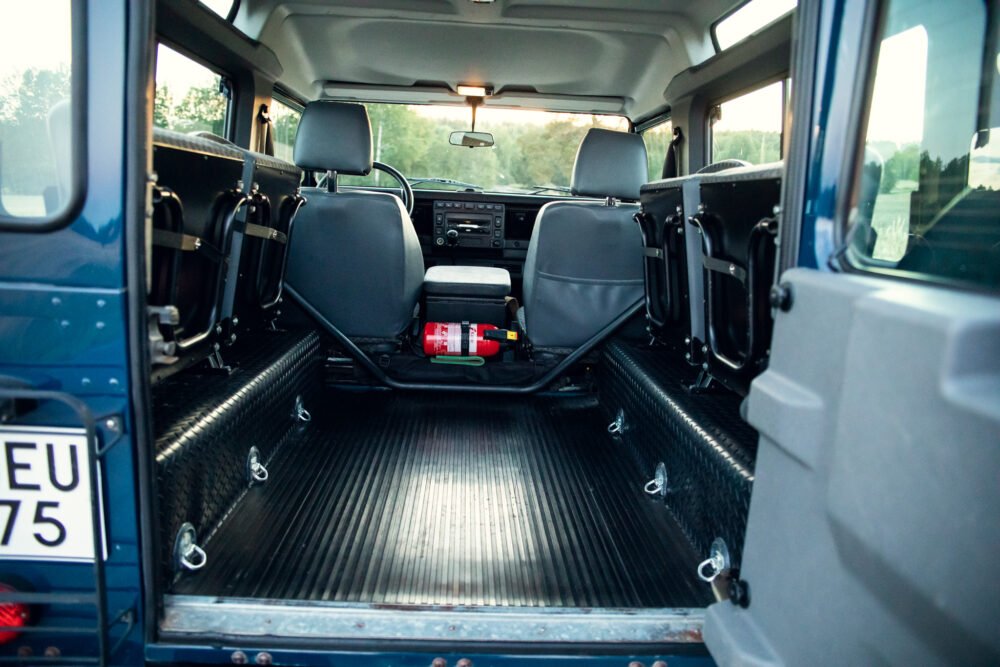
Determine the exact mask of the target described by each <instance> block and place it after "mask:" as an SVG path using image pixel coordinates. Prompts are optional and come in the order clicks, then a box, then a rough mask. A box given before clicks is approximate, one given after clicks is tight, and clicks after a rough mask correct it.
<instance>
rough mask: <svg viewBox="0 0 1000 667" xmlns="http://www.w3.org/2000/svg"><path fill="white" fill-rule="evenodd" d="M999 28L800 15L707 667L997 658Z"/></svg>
mask: <svg viewBox="0 0 1000 667" xmlns="http://www.w3.org/2000/svg"><path fill="white" fill-rule="evenodd" d="M806 4H807V5H809V4H810V3H806ZM997 13H998V9H997V3H995V2H988V3H984V2H982V1H981V0H956V1H954V2H949V3H930V2H925V1H924V0H888V1H887V2H883V3H877V4H871V3H865V2H851V1H848V2H826V3H823V4H821V5H820V4H818V3H817V4H816V5H815V6H803V7H800V16H799V40H798V44H799V46H798V50H799V52H798V53H797V55H796V58H797V74H798V75H799V76H798V78H797V79H796V81H797V86H801V87H800V88H799V90H813V91H815V92H814V93H813V98H812V99H811V100H800V101H799V102H797V104H796V111H797V113H798V116H797V117H798V118H802V119H809V122H808V124H807V125H808V126H807V127H806V126H805V125H803V126H801V127H799V128H796V131H795V138H794V139H793V141H796V142H799V143H798V144H796V145H793V146H792V151H791V155H790V161H789V178H788V186H787V187H788V188H789V191H787V192H786V194H785V224H786V225H791V226H792V227H795V228H796V229H795V230H793V231H801V234H796V233H790V234H786V235H785V237H784V239H783V241H784V243H785V245H784V247H785V248H789V247H798V248H799V249H800V252H799V253H798V257H797V258H796V257H790V255H792V254H794V253H787V252H786V257H785V260H786V265H787V264H797V265H798V267H799V268H791V269H790V270H787V271H785V273H784V274H783V275H782V277H781V294H780V296H781V297H782V298H781V299H779V301H780V302H781V306H782V309H779V310H778V311H777V312H776V320H775V329H774V340H773V344H772V348H771V363H770V366H769V369H768V370H767V371H766V372H765V373H764V374H762V375H761V376H760V377H758V378H757V379H756V380H755V381H754V384H753V388H752V391H751V393H750V398H749V404H748V408H749V409H748V416H749V420H750V421H751V422H752V424H753V425H754V426H755V427H756V428H757V429H759V431H760V433H761V440H760V449H759V454H758V460H757V468H756V472H757V481H756V484H755V488H754V493H753V498H752V501H751V507H750V515H749V522H748V533H747V541H746V547H745V551H744V558H743V570H742V572H741V573H740V578H741V582H742V584H743V587H744V589H745V591H746V592H747V595H746V596H743V597H742V598H741V600H740V602H741V604H735V603H732V602H722V603H718V604H716V605H713V606H712V607H710V608H709V610H708V614H707V619H706V626H705V640H706V642H707V644H708V646H709V648H710V650H711V651H712V654H713V656H714V657H715V658H716V659H717V660H718V661H719V662H720V663H722V664H744V665H746V664H754V665H780V664H788V665H807V664H810V665H811V664H828V663H837V664H919V665H933V664H984V663H992V664H996V663H997V662H998V661H1000V633H998V632H997V629H998V628H1000V602H998V601H1000V579H998V578H997V576H996V575H995V573H994V569H995V563H996V560H997V557H998V556H1000V297H998V292H1000V129H998V128H1000V82H998V81H997V78H998V74H1000V61H998V53H997ZM795 170H799V171H795ZM803 175H804V178H803V177H801V176H803ZM803 202H804V203H803ZM800 223H801V226H800ZM790 244H795V245H790ZM810 267H811V268H810Z"/></svg>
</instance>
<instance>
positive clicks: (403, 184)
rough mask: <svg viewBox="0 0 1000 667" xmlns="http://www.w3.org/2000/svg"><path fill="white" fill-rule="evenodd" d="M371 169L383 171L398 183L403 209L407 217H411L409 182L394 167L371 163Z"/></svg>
mask: <svg viewBox="0 0 1000 667" xmlns="http://www.w3.org/2000/svg"><path fill="white" fill-rule="evenodd" d="M372 168H373V169H378V170H379V171H384V172H385V173H387V174H389V175H390V176H392V177H393V178H395V179H396V180H397V181H399V186H400V191H401V192H402V195H403V196H402V199H403V208H405V209H406V214H407V215H413V188H412V187H410V182H409V181H408V180H406V177H405V176H403V174H402V173H400V171H399V170H398V169H396V168H395V167H390V166H389V165H387V164H383V163H382V162H372Z"/></svg>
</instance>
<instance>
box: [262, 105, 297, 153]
mask: <svg viewBox="0 0 1000 667" xmlns="http://www.w3.org/2000/svg"><path fill="white" fill-rule="evenodd" d="M270 115H271V122H272V123H273V124H274V155H275V157H278V158H281V159H282V160H285V161H286V162H292V152H293V148H294V147H295V133H296V131H298V129H299V119H300V118H302V110H301V109H296V108H294V107H292V106H290V105H288V104H285V103H284V102H282V101H281V100H279V99H278V98H274V99H272V100H271V108H270Z"/></svg>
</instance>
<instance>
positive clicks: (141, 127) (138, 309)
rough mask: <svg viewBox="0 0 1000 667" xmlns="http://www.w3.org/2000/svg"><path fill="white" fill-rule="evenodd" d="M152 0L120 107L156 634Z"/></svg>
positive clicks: (132, 381)
mask: <svg viewBox="0 0 1000 667" xmlns="http://www.w3.org/2000/svg"><path fill="white" fill-rule="evenodd" d="M154 17H155V12H154V9H153V2H152V0H133V1H132V3H131V4H130V5H129V12H128V44H127V53H126V80H127V82H128V87H127V89H126V90H127V96H126V98H125V107H126V109H127V110H128V112H127V114H126V125H125V139H126V141H125V151H126V152H125V168H126V174H125V183H126V185H125V213H124V220H125V224H124V226H125V229H124V234H123V238H124V245H125V285H126V291H125V295H126V311H127V317H128V339H127V340H128V342H127V345H128V373H129V390H130V402H131V414H130V415H129V416H128V418H130V419H131V422H132V428H131V431H132V433H133V439H134V450H133V451H134V452H135V457H136V486H137V489H136V491H137V496H138V498H137V502H138V509H139V512H138V514H139V544H140V562H141V564H142V590H143V600H142V620H143V628H142V635H143V641H144V643H147V644H148V643H150V642H152V641H153V640H154V639H155V628H156V619H157V602H158V600H159V597H158V590H157V583H156V577H155V576H154V573H155V572H156V554H157V553H158V551H157V536H156V530H155V529H154V527H155V526H156V520H155V517H156V516H157V513H156V511H155V502H156V500H155V498H156V494H155V488H154V485H153V478H154V475H153V459H152V452H153V446H152V443H153V430H152V419H151V414H152V413H151V409H150V405H151V398H150V390H149V339H148V338H147V336H146V327H147V321H146V229H145V223H146V196H147V174H148V173H149V172H150V171H151V170H152V150H151V148H152V134H153V131H152V127H153V110H152V104H151V103H150V102H151V101H152V99H153V96H152V94H149V95H147V94H146V93H147V92H150V93H152V92H153V91H154V89H155V81H154V75H155V63H156V45H157V42H156V41H155V40H154V39H151V37H152V36H153V34H154V23H155V19H154Z"/></svg>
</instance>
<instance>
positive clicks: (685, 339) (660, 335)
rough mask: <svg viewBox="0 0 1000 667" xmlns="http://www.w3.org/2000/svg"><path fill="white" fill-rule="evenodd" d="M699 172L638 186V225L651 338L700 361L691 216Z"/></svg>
mask: <svg viewBox="0 0 1000 667" xmlns="http://www.w3.org/2000/svg"><path fill="white" fill-rule="evenodd" d="M701 178H702V176H701V175H700V174H693V175H691V176H682V177H678V178H669V179H664V180H660V181H654V182H652V183H647V184H646V185H643V186H642V190H641V196H640V202H641V204H642V211H641V212H640V213H638V214H636V222H637V223H638V224H639V229H640V230H641V231H642V237H643V246H644V252H645V273H646V320H647V324H648V329H649V333H650V336H651V337H652V338H653V339H654V340H658V341H661V342H664V343H669V344H674V345H677V346H680V347H682V348H683V349H684V354H685V358H686V359H687V360H688V361H689V362H690V363H692V364H700V363H701V362H702V357H703V354H702V347H703V346H704V342H705V309H704V300H705V294H704V287H703V280H702V269H701V236H700V233H699V230H698V227H697V226H695V225H694V224H693V223H692V222H691V217H692V216H694V215H695V214H696V213H697V212H698V206H699V204H700V202H701V199H700V191H699V189H700V186H701Z"/></svg>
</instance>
